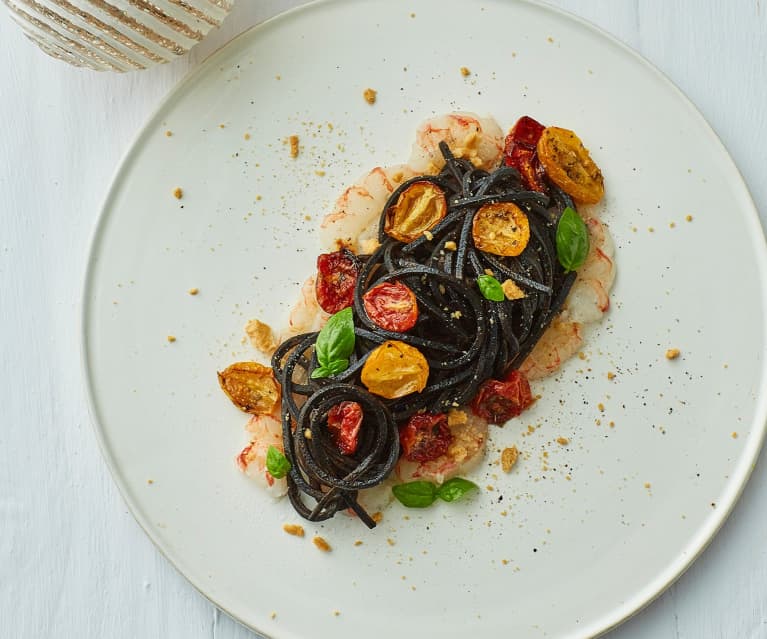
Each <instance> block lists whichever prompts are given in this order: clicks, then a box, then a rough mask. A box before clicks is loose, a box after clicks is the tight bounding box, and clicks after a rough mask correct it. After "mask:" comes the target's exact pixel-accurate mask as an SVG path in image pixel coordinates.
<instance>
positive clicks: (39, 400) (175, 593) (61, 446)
mask: <svg viewBox="0 0 767 639" xmlns="http://www.w3.org/2000/svg"><path fill="white" fill-rule="evenodd" d="M298 4H301V2H300V1H299V0H258V1H256V0H240V1H239V3H238V4H237V5H236V7H235V9H234V11H233V14H232V15H231V16H230V18H229V19H228V20H227V21H226V23H225V25H224V27H223V28H222V29H221V30H220V31H219V32H216V33H213V34H212V36H211V37H209V39H208V40H206V41H205V42H203V43H202V44H201V45H200V46H199V47H197V48H196V49H195V50H194V51H193V52H192V54H191V55H190V56H189V57H187V58H183V59H180V60H178V61H177V62H175V63H173V64H171V65H167V66H164V67H160V68H156V69H152V70H149V71H147V72H143V73H140V74H132V75H128V76H109V75H94V74H92V73H88V72H86V73H84V72H82V71H79V70H77V69H73V68H70V67H68V66H66V65H64V64H62V63H59V62H56V61H54V60H52V59H50V58H48V57H47V56H46V55H44V54H43V53H41V52H40V51H38V50H37V48H36V47H34V46H33V45H31V44H30V43H29V42H28V41H27V40H26V39H25V38H24V36H23V35H22V34H21V31H20V30H19V29H18V28H17V27H16V25H15V24H14V23H13V22H12V21H11V20H10V18H9V17H8V15H7V13H6V12H5V11H3V10H0V116H2V124H3V126H2V137H1V138H0V364H2V368H1V369H0V370H2V384H1V385H0V635H2V636H7V637H22V638H38V637H39V638H42V637H65V638H68V637H78V638H79V637H82V638H97V637H98V638H102V637H109V638H114V639H128V638H130V639H133V638H138V637H162V638H163V639H175V638H177V637H178V638H184V639H201V638H206V639H207V638H215V639H224V638H226V639H233V638H238V639H245V638H247V637H253V636H254V635H253V634H252V633H250V632H249V631H247V630H245V629H244V628H242V627H240V626H239V625H238V624H237V623H236V622H234V621H232V620H231V619H229V618H228V617H227V616H226V615H224V614H222V613H220V612H218V611H217V610H216V608H215V607H214V606H213V605H212V604H210V603H209V602H208V601H207V600H206V599H205V598H204V597H203V596H201V595H200V594H199V593H197V592H196V591H195V590H194V588H193V587H192V586H190V585H189V584H188V583H187V582H186V581H185V580H184V579H183V578H182V577H180V576H179V575H178V574H177V573H176V571H175V570H174V569H173V568H172V567H171V566H170V564H168V562H167V561H166V560H165V559H164V558H163V557H162V556H161V555H160V553H159V552H158V551H157V550H156V549H155V548H154V547H153V546H152V544H151V542H150V541H149V540H148V538H147V537H146V536H145V535H144V533H143V532H142V531H141V530H140V528H139V527H138V525H137V524H136V523H135V522H134V521H133V519H132V517H131V516H130V514H129V513H128V511H127V508H126V506H125V505H124V503H123V502H122V499H121V497H120V495H119V494H118V492H117V489H116V487H115V486H114V484H113V482H112V481H111V478H110V476H109V473H108V470H107V468H106V465H105V463H104V462H103V460H102V458H101V455H100V453H99V450H98V447H97V444H96V440H95V438H94V436H93V433H92V428H91V425H90V421H89V417H88V412H87V408H86V401H85V397H84V391H83V381H82V374H81V364H80V353H79V342H80V339H79V331H80V324H79V312H80V311H79V309H80V299H79V296H80V294H81V286H82V278H83V273H84V270H85V260H86V256H87V253H88V247H89V243H90V237H91V233H92V230H93V227H94V223H95V220H96V216H97V214H98V211H99V207H100V205H101V202H102V199H103V197H104V195H105V193H106V189H107V187H108V185H109V183H110V180H111V177H112V175H113V173H114V171H115V168H116V166H117V164H118V162H119V160H120V158H121V157H122V155H123V154H124V153H125V152H126V150H127V149H128V146H129V144H130V142H131V140H132V138H133V137H134V135H135V133H136V131H137V130H138V129H139V127H140V126H141V125H142V124H143V122H144V121H145V119H146V118H147V117H148V115H149V114H150V113H151V112H152V111H153V109H154V108H156V106H157V104H158V103H159V101H160V100H161V99H162V97H163V96H165V95H166V94H167V93H168V91H170V89H171V88H172V87H173V86H174V85H175V84H176V82H177V81H178V80H179V79H180V78H181V77H182V76H183V75H184V74H185V73H186V71H187V70H189V69H190V68H192V67H193V66H195V65H196V64H198V63H199V61H200V60H202V59H204V58H205V57H206V56H207V55H208V54H209V53H210V52H212V51H214V50H216V49H217V48H218V47H220V46H221V45H222V44H224V43H225V42H227V41H228V40H229V39H230V38H231V37H232V36H233V35H234V34H236V33H238V32H239V31H242V30H244V29H245V28H247V27H248V26H250V25H252V24H255V23H257V22H259V21H261V20H263V19H265V18H267V17H269V16H271V15H273V14H275V13H277V12H278V11H280V10H282V9H284V8H288V7H292V6H296V5H298ZM553 4H554V5H556V6H559V7H562V8H564V9H566V10H568V11H571V12H573V13H575V14H576V15H579V16H581V17H583V18H585V19H587V20H590V21H592V22H594V23H596V24H597V25H599V26H601V27H603V28H604V29H605V30H607V31H608V32H610V33H612V34H613V35H615V36H616V37H617V38H618V39H620V40H622V41H623V42H625V43H627V44H628V45H629V46H631V47H633V48H635V49H637V50H638V51H639V52H640V53H642V54H643V55H644V56H645V57H647V58H648V59H649V60H650V61H651V62H653V63H654V64H655V65H656V66H658V67H659V68H660V69H661V70H662V71H664V72H665V73H666V74H667V75H668V76H669V77H670V78H671V79H672V80H673V81H674V82H675V83H676V84H677V85H678V86H679V87H680V88H681V89H682V90H683V91H684V92H685V93H686V94H687V95H688V96H689V97H690V98H691V100H692V101H693V102H694V103H695V104H696V105H697V106H698V108H699V109H700V110H701V111H702V113H703V114H704V116H705V117H706V118H707V119H708V121H709V122H710V123H711V124H712V126H713V127H714V129H715V130H716V131H717V133H718V134H719V135H720V137H721V138H722V140H723V142H724V144H725V146H726V147H727V148H728V149H729V151H730V153H731V154H732V156H733V157H734V159H735V162H736V163H737V165H738V166H739V167H740V170H741V172H742V173H743V175H744V177H745V180H746V182H747V184H748V185H749V187H750V189H751V192H752V194H753V196H754V199H755V201H756V203H757V207H758V208H759V209H760V210H761V211H762V213H761V217H762V221H763V224H764V223H765V221H767V180H765V170H766V169H767V116H765V112H767V6H764V4H765V3H762V2H760V1H759V0H734V1H731V2H726V3H725V2H722V3H720V2H702V1H700V0H681V1H676V2H663V1H661V0H644V1H640V0H635V1H628V0H556V1H555V2H553ZM447 5H449V3H446V6H447ZM637 99H642V96H637ZM659 152H662V150H660V149H659ZM726 215H727V211H722V216H723V218H726ZM765 502H767V468H766V467H765V464H764V462H763V461H762V462H760V463H759V464H758V465H757V467H756V469H755V472H754V475H753V478H752V480H751V482H750V484H749V485H748V486H747V488H746V490H745V493H744V495H743V498H742V500H741V501H740V503H739V505H738V506H737V507H736V509H735V511H734V514H733V515H732V517H731V518H730V520H729V521H728V522H727V524H726V525H725V526H724V529H723V530H722V532H721V533H720V534H719V536H718V537H717V538H716V539H715V540H714V542H713V543H712V545H711V546H710V547H709V549H708V550H707V551H706V552H705V553H704V555H703V556H702V557H701V558H700V560H699V561H697V562H696V563H695V564H694V566H693V567H692V568H691V569H690V570H689V571H688V573H687V574H685V575H684V576H683V577H682V578H681V580H680V581H679V582H678V583H677V584H676V585H674V586H673V587H672V588H671V589H669V590H668V591H667V592H666V593H665V594H664V595H663V596H661V597H660V598H659V600H658V601H656V602H655V603H654V604H653V605H651V606H650V607H649V608H648V609H646V610H645V611H643V612H642V613H640V614H639V615H638V616H636V617H635V618H634V619H632V620H630V621H629V622H627V623H626V624H624V625H623V626H622V627H620V628H619V629H617V630H616V631H614V632H612V633H610V638H611V639H664V638H666V637H669V638H674V639H701V638H703V639H705V638H708V637H711V638H737V639H751V638H754V639H756V638H760V637H767V545H765V543H764V542H765V539H767V509H765V508H764V503H765Z"/></svg>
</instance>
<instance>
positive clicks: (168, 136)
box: [165, 130, 173, 138]
mask: <svg viewBox="0 0 767 639" xmlns="http://www.w3.org/2000/svg"><path fill="white" fill-rule="evenodd" d="M165 137H166V138H172V137H173V131H170V130H168V131H166V132H165Z"/></svg>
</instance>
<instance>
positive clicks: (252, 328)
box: [245, 319, 279, 356]
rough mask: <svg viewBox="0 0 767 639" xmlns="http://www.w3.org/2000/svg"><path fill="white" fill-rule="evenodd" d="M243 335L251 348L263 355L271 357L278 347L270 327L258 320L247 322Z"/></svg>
mask: <svg viewBox="0 0 767 639" xmlns="http://www.w3.org/2000/svg"><path fill="white" fill-rule="evenodd" d="M245 333H246V334H247V336H248V339H249V340H250V343H251V345H252V346H253V348H255V349H256V350H257V351H261V352H262V353H264V354H265V355H269V356H271V355H272V353H274V351H275V350H276V349H277V346H278V345H279V343H278V342H277V338H276V337H275V336H274V331H273V330H272V327H271V326H269V324H265V323H264V322H262V321H260V320H257V319H252V320H249V321H248V323H247V324H245Z"/></svg>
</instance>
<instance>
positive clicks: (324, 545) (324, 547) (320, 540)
mask: <svg viewBox="0 0 767 639" xmlns="http://www.w3.org/2000/svg"><path fill="white" fill-rule="evenodd" d="M312 543H313V544H314V545H315V546H317V548H319V549H320V550H321V551H322V552H330V551H331V550H333V549H332V548H331V547H330V544H329V543H328V542H327V541H325V538H324V537H320V536H319V535H317V536H316V537H315V538H314V539H312Z"/></svg>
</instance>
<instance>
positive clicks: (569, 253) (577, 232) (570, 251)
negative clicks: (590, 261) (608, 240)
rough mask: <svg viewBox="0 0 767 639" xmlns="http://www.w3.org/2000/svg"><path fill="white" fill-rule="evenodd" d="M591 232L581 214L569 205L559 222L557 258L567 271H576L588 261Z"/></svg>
mask: <svg viewBox="0 0 767 639" xmlns="http://www.w3.org/2000/svg"><path fill="white" fill-rule="evenodd" d="M588 252H589V234H588V231H587V230H586V225H585V224H584V223H583V220H582V219H581V216H580V215H578V213H576V212H575V211H574V210H573V209H572V208H570V207H569V206H568V207H567V208H566V209H565V210H564V211H562V215H561V217H560V218H559V223H558V224H557V258H558V259H559V263H560V264H561V265H562V266H563V267H564V269H565V272H570V271H574V270H576V269H578V268H580V267H581V266H583V263H584V262H585V261H586V256H587V255H588Z"/></svg>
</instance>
